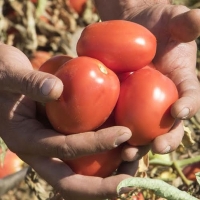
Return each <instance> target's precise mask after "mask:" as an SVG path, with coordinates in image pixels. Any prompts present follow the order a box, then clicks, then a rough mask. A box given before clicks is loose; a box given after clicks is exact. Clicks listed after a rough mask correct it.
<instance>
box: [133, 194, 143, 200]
mask: <svg viewBox="0 0 200 200" xmlns="http://www.w3.org/2000/svg"><path fill="white" fill-rule="evenodd" d="M131 200H144V196H143V194H142V193H141V192H139V193H138V194H133V195H132V197H131Z"/></svg>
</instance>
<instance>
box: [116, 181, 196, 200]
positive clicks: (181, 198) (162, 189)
mask: <svg viewBox="0 0 200 200" xmlns="http://www.w3.org/2000/svg"><path fill="white" fill-rule="evenodd" d="M131 187H132V190H133V189H135V188H136V187H138V188H144V189H150V190H153V191H154V192H155V194H156V195H157V196H158V197H163V198H166V199H167V200H198V199H197V198H195V197H193V196H191V195H190V194H188V193H187V192H185V191H181V190H179V189H178V188H176V187H174V186H172V185H170V184H168V183H166V182H164V181H162V180H158V179H151V178H139V177H133V178H128V179H125V180H123V181H122V182H120V183H119V185H118V186H117V193H118V194H121V193H122V191H123V190H125V191H126V189H127V188H129V189H131Z"/></svg>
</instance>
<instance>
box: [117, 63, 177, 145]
mask: <svg viewBox="0 0 200 200" xmlns="http://www.w3.org/2000/svg"><path fill="white" fill-rule="evenodd" d="M177 99H178V92H177V89H176V86H175V84H174V83H173V82H172V81H171V80H170V79H169V78H168V77H166V76H164V75H163V74H162V73H160V72H159V71H157V70H156V69H153V68H152V67H149V66H147V67H144V68H142V69H140V70H138V71H136V72H134V73H133V74H131V75H129V76H128V77H127V78H126V79H125V80H124V81H123V82H121V87H120V95H119V99H118V102H117V105H116V108H115V120H116V124H117V125H122V126H127V127H128V128H130V129H131V131H132V137H131V138H130V140H129V141H128V142H129V143H130V144H131V145H134V146H140V145H146V144H148V143H150V142H151V141H152V140H153V139H154V138H155V137H157V136H159V135H161V134H164V133H166V132H167V131H169V130H170V128H171V127H172V125H173V124H174V121H175V119H174V118H173V117H172V116H171V113H170V108H171V105H172V104H173V103H174V102H175V101H176V100H177Z"/></svg>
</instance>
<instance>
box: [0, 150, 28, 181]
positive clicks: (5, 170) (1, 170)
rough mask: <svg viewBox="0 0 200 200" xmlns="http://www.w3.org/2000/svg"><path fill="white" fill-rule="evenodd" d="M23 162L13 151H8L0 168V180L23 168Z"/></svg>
mask: <svg viewBox="0 0 200 200" xmlns="http://www.w3.org/2000/svg"><path fill="white" fill-rule="evenodd" d="M23 163H24V162H23V161H22V160H21V159H20V158H19V157H18V156H17V155H16V154H15V153H13V152H12V151H10V150H7V151H6V154H5V157H4V160H3V163H2V164H1V166H0V178H4V177H6V176H8V175H11V174H13V173H15V172H18V171H19V170H21V169H22V168H23Z"/></svg>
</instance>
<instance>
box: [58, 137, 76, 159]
mask: <svg viewBox="0 0 200 200" xmlns="http://www.w3.org/2000/svg"><path fill="white" fill-rule="evenodd" d="M64 137H65V139H64V144H63V145H60V146H58V147H57V149H56V154H57V156H58V157H59V158H60V159H62V160H68V159H73V158H76V157H77V156H78V152H77V150H76V149H75V148H74V146H72V145H70V142H68V140H67V136H64Z"/></svg>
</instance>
